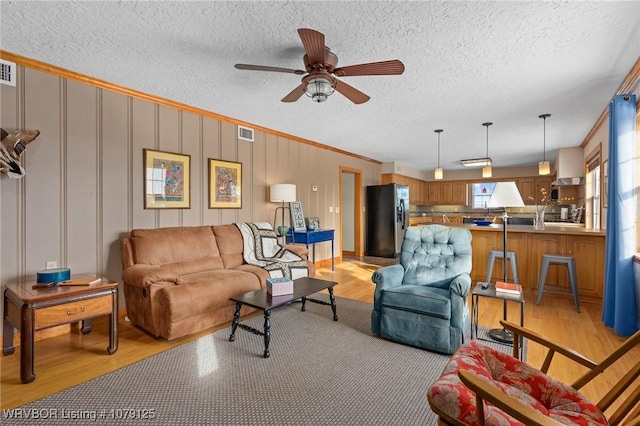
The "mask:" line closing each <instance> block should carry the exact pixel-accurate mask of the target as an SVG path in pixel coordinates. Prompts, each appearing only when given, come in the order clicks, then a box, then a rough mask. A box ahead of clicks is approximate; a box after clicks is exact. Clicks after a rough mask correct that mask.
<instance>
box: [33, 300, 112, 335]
mask: <svg viewBox="0 0 640 426" xmlns="http://www.w3.org/2000/svg"><path fill="white" fill-rule="evenodd" d="M111 300H112V299H111V296H110V295H107V296H100V297H95V298H93V299H86V300H81V301H79V302H69V303H64V304H62V305H57V306H50V307H48V308H42V309H36V311H35V327H34V328H35V329H36V330H37V329H40V328H46V327H51V326H54V325H59V324H66V323H69V322H76V321H80V320H83V319H87V318H92V317H95V316H100V315H107V314H110V313H111V309H112V306H111V303H112V301H111Z"/></svg>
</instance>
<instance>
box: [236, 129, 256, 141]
mask: <svg viewBox="0 0 640 426" xmlns="http://www.w3.org/2000/svg"><path fill="white" fill-rule="evenodd" d="M238 139H242V140H245V141H250V142H253V129H250V128H248V127H242V126H238Z"/></svg>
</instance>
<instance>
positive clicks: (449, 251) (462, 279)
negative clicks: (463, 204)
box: [371, 225, 471, 354]
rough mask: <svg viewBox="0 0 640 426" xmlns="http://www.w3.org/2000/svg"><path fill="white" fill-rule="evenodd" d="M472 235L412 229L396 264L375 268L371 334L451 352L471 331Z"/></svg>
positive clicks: (459, 230)
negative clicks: (468, 302) (468, 301)
mask: <svg viewBox="0 0 640 426" xmlns="http://www.w3.org/2000/svg"><path fill="white" fill-rule="evenodd" d="M470 272H471V232H469V230H468V229H465V228H449V227H446V226H442V225H428V226H411V227H409V228H407V230H406V232H405V234H404V241H403V243H402V250H401V253H400V264H398V265H391V266H386V267H384V268H380V269H378V270H377V271H376V272H374V274H373V276H372V277H371V279H372V281H373V282H374V283H375V285H376V290H375V293H374V296H373V312H372V313H371V331H372V332H373V333H375V334H379V335H380V336H381V337H383V338H385V339H389V340H393V341H396V342H400V343H404V344H407V345H412V346H417V347H420V348H425V349H429V350H432V351H436V352H443V353H447V354H452V353H454V352H455V351H456V349H457V348H458V347H459V346H460V345H461V344H462V343H463V342H464V341H466V340H467V339H468V338H469V334H470V332H471V324H470V315H469V308H468V306H467V296H468V295H469V290H470V288H471V276H470V275H469V274H470Z"/></svg>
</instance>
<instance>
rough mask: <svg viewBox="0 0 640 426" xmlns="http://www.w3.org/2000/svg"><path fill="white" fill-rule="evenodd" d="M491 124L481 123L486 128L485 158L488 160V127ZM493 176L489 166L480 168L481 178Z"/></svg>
mask: <svg viewBox="0 0 640 426" xmlns="http://www.w3.org/2000/svg"><path fill="white" fill-rule="evenodd" d="M492 124H493V123H482V125H483V126H484V127H486V128H487V158H489V126H491V125H492ZM491 176H493V170H492V168H491V164H488V165H486V166H484V167H483V168H482V177H483V178H487V177H491Z"/></svg>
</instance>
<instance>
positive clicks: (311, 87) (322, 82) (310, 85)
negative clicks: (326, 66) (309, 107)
mask: <svg viewBox="0 0 640 426" xmlns="http://www.w3.org/2000/svg"><path fill="white" fill-rule="evenodd" d="M334 91H335V87H334V85H333V84H332V82H331V81H330V80H329V79H327V78H324V77H315V78H313V79H311V80H309V81H308V82H307V85H306V86H305V88H304V94H305V95H307V96H308V97H310V98H311V100H312V101H313V102H324V101H326V100H327V98H328V97H329V96H331V95H333V92H334Z"/></svg>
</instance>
